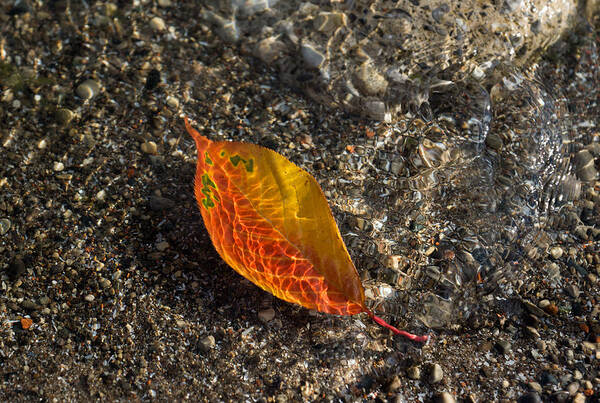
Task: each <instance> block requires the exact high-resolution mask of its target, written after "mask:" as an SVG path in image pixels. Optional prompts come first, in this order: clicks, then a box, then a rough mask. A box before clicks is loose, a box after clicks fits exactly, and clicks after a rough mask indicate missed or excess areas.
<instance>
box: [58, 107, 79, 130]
mask: <svg viewBox="0 0 600 403" xmlns="http://www.w3.org/2000/svg"><path fill="white" fill-rule="evenodd" d="M55 117H56V121H57V122H58V123H59V124H61V125H62V126H66V125H68V124H69V123H71V121H72V120H73V117H75V114H74V113H73V112H72V111H71V110H70V109H67V108H58V110H57V111H56V115H55Z"/></svg>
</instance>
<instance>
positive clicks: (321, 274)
mask: <svg viewBox="0 0 600 403" xmlns="http://www.w3.org/2000/svg"><path fill="white" fill-rule="evenodd" d="M185 124H186V128H187V131H188V132H189V133H190V135H191V136H192V137H193V138H194V140H195V142H196V146H197V148H198V163H197V168H196V177H195V186H194V192H195V196H196V199H197V201H198V206H199V208H200V212H201V214H202V218H203V220H204V224H205V226H206V229H207V231H208V233H209V235H210V238H211V240H212V242H213V244H214V246H215V249H216V250H217V252H218V253H219V255H220V256H221V257H222V258H223V260H225V262H227V264H229V265H230V266H231V267H232V268H233V269H234V270H235V271H237V272H238V273H239V274H241V275H242V276H244V277H245V278H247V279H248V280H250V281H252V282H253V283H254V284H256V285H257V286H259V287H260V288H262V289H264V290H266V291H268V292H270V293H272V294H273V295H275V296H277V297H279V298H281V299H283V300H285V301H288V302H293V303H296V304H299V305H302V306H304V307H306V308H309V309H316V310H318V311H321V312H326V313H333V314H339V315H354V314H357V313H360V312H366V313H368V314H369V315H370V316H371V317H373V318H374V319H375V320H376V321H377V322H378V323H380V322H383V321H382V320H381V319H379V318H377V317H376V316H374V315H373V313H372V312H371V311H370V310H369V309H368V308H367V307H366V305H365V296H364V289H363V286H362V284H361V282H360V278H359V276H358V273H357V271H356V268H355V267H354V264H353V263H352V260H351V259H350V256H349V254H348V251H347V250H346V246H345V245H344V242H343V240H342V237H341V235H340V232H339V230H338V228H337V226H336V224H335V221H334V219H333V216H332V214H331V210H330V209H329V205H328V204H327V200H326V199H325V196H324V195H323V192H322V191H321V188H320V187H319V185H318V183H317V181H316V180H315V179H314V178H313V177H312V176H311V175H310V174H309V173H308V172H306V171H304V170H302V169H301V168H299V167H297V166H296V165H294V164H293V163H292V162H290V161H288V160H287V159H286V158H284V157H283V156H281V155H280V154H277V153H276V152H274V151H272V150H269V149H267V148H263V147H260V146H257V145H253V144H248V143H239V142H230V141H220V142H216V141H211V140H209V139H207V138H206V137H204V136H202V135H201V134H200V133H198V132H197V131H196V130H195V129H193V128H192V127H191V126H190V124H189V122H188V121H187V119H186V120H185ZM380 324H382V325H383V326H386V327H389V328H392V327H391V326H389V325H387V324H386V323H385V322H383V323H380ZM392 329H395V328H392ZM395 330H397V329H395Z"/></svg>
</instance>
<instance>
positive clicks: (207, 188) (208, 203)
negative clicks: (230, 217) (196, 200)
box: [200, 173, 220, 208]
mask: <svg viewBox="0 0 600 403" xmlns="http://www.w3.org/2000/svg"><path fill="white" fill-rule="evenodd" d="M211 188H212V189H211ZM216 188H217V185H215V183H214V182H213V181H212V179H210V176H208V174H207V173H205V174H204V175H202V189H201V190H200V191H201V192H202V194H203V195H204V196H205V198H204V199H202V205H203V206H204V207H206V208H211V207H214V206H215V203H214V202H213V199H214V200H215V201H216V202H219V201H220V200H219V198H218V197H217V195H216V194H215V193H214V191H213V189H216Z"/></svg>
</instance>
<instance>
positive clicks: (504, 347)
mask: <svg viewBox="0 0 600 403" xmlns="http://www.w3.org/2000/svg"><path fill="white" fill-rule="evenodd" d="M496 349H497V350H498V351H499V352H500V353H502V354H508V353H510V349H511V345H510V342H509V341H507V340H500V341H499V342H498V343H496Z"/></svg>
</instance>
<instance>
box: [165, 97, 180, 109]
mask: <svg viewBox="0 0 600 403" xmlns="http://www.w3.org/2000/svg"><path fill="white" fill-rule="evenodd" d="M167 105H169V108H171V109H177V108H179V99H178V98H176V97H174V96H171V95H169V96H168V97H167Z"/></svg>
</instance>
